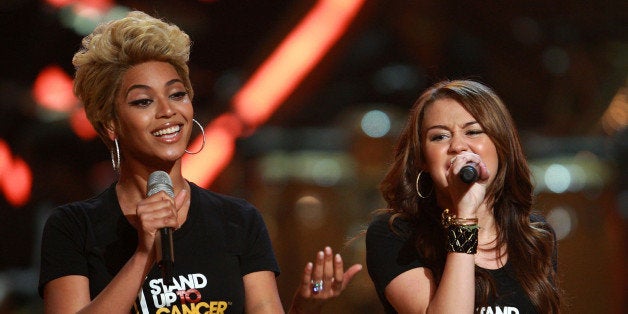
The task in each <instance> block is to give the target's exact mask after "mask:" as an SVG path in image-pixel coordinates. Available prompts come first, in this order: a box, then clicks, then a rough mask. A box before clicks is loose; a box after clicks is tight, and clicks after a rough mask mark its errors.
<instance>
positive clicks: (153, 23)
mask: <svg viewBox="0 0 628 314" xmlns="http://www.w3.org/2000/svg"><path fill="white" fill-rule="evenodd" d="M190 47H191V41H190V37H189V36H188V35H187V34H186V33H185V32H183V31H182V30H181V29H179V27H177V26H176V25H173V24H169V23H166V22H164V21H162V20H160V19H157V18H154V17H152V16H150V15H148V14H146V13H144V12H140V11H132V12H129V13H128V14H127V16H126V17H124V18H122V19H119V20H114V21H110V22H107V23H103V24H101V25H99V26H98V27H96V29H94V31H93V32H92V33H91V34H89V35H87V36H86V37H85V38H83V40H82V45H81V48H80V49H79V50H78V52H76V54H74V57H73V59H72V64H73V65H74V67H75V69H76V73H75V78H74V93H75V94H76V96H77V97H78V98H79V99H80V100H81V102H82V103H83V106H84V107H85V113H86V114H87V118H88V119H89V121H90V123H91V124H92V125H93V126H94V129H96V132H97V133H98V135H100V138H101V139H102V140H103V141H104V142H105V144H106V145H107V147H109V148H111V145H112V142H111V140H110V139H109V137H108V136H107V127H108V123H109V122H110V121H115V118H116V114H115V105H114V104H115V97H116V95H117V94H118V90H119V88H120V84H121V80H122V77H123V76H124V74H125V73H126V71H127V70H129V69H130V68H131V67H133V66H134V65H137V64H140V63H143V62H147V61H163V62H168V63H170V64H172V66H173V67H174V68H175V70H176V71H177V73H178V74H179V76H180V77H181V80H182V81H183V85H184V86H185V89H186V90H187V92H188V94H189V96H190V99H192V98H193V96H194V93H193V89H192V83H191V82H190V78H189V68H188V65H187V62H188V60H189V58H190Z"/></svg>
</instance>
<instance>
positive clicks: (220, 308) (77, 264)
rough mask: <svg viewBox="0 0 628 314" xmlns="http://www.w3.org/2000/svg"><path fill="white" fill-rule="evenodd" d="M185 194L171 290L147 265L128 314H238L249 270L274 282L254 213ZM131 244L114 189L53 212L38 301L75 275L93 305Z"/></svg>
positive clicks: (232, 201) (236, 203)
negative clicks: (47, 288)
mask: <svg viewBox="0 0 628 314" xmlns="http://www.w3.org/2000/svg"><path fill="white" fill-rule="evenodd" d="M190 187H191V203H190V209H189V212H188V217H187V220H186V221H185V223H184V224H183V225H182V226H181V228H180V229H177V230H176V231H174V233H173V243H174V270H173V277H172V278H173V285H172V286H168V287H165V286H164V285H163V279H162V278H161V272H160V270H159V268H158V267H157V266H156V265H155V266H153V268H152V269H151V271H150V272H149V274H148V275H147V277H146V279H145V281H144V284H143V288H142V290H141V291H140V292H139V293H138V298H137V300H136V302H135V304H134V306H133V308H132V309H130V312H132V313H157V312H162V313H205V312H210V313H242V312H244V286H243V282H242V277H243V276H244V275H246V274H249V273H252V272H256V271H272V272H274V273H275V275H279V267H278V265H277V261H276V259H275V256H274V253H273V250H272V247H271V243H270V238H269V236H268V231H267V229H266V226H265V224H264V221H263V219H262V217H261V215H260V213H259V211H258V210H257V209H256V208H255V207H253V206H252V205H251V204H249V203H248V202H246V201H244V200H241V199H238V198H234V197H229V196H225V195H220V194H217V193H213V192H210V191H207V190H204V189H202V188H200V187H198V186H196V185H194V184H193V183H190ZM137 241H138V239H137V231H136V230H135V229H134V228H133V227H132V226H131V225H130V224H129V222H128V220H127V219H126V218H125V217H124V216H123V215H122V210H121V208H120V205H119V203H118V199H117V196H116V192H115V185H112V186H110V187H109V188H108V189H107V190H105V191H104V192H103V193H101V194H100V195H98V196H96V197H94V198H92V199H89V200H86V201H81V202H75V203H71V204H67V205H64V206H61V207H59V208H57V209H56V210H55V211H54V212H53V214H52V215H51V216H50V217H49V219H48V221H47V222H46V226H45V227H44V232H43V238H42V254H41V266H40V267H41V269H40V278H39V293H40V295H42V293H43V287H44V285H46V283H48V282H49V281H51V280H54V279H56V278H60V277H63V276H68V275H81V276H85V277H87V278H89V286H90V295H91V298H92V299H93V298H95V297H96V296H97V295H98V294H99V293H100V292H101V291H102V290H103V289H104V288H105V287H106V286H107V285H108V284H109V282H110V281H111V280H112V279H113V277H114V276H115V275H116V274H117V273H118V272H119V271H120V269H121V268H122V267H123V266H124V264H125V263H126V262H127V261H128V259H129V258H130V257H131V255H132V254H133V253H134V251H135V249H136V247H137ZM67 297H68V298H72V296H67ZM160 310H161V311H160Z"/></svg>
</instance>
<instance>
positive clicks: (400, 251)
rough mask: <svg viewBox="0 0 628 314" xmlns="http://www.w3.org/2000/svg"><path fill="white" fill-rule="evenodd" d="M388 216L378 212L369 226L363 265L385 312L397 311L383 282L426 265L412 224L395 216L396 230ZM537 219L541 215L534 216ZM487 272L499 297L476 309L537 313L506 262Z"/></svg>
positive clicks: (486, 311)
mask: <svg viewBox="0 0 628 314" xmlns="http://www.w3.org/2000/svg"><path fill="white" fill-rule="evenodd" d="M389 218H390V214H385V215H380V216H378V217H377V218H376V219H374V220H373V221H372V222H371V224H370V225H369V227H368V230H367V233H366V265H367V269H368V273H369V275H370V277H371V280H372V281H373V284H374V285H375V290H376V291H377V295H378V297H379V299H380V301H381V303H382V305H383V306H384V309H385V311H386V313H397V312H396V311H395V309H394V308H393V306H392V305H391V304H390V303H389V302H388V299H386V296H385V294H384V290H385V289H386V286H388V284H389V283H390V282H391V281H392V280H393V279H395V278H396V277H397V276H399V275H401V274H402V273H404V272H406V271H408V270H411V269H414V268H418V267H427V265H426V263H425V260H424V259H423V258H422V257H421V256H420V254H419V253H418V251H417V250H416V248H415V240H416V234H415V233H414V231H413V226H412V224H411V223H410V222H409V221H408V220H407V219H404V218H402V217H398V218H396V219H395V220H394V223H393V228H394V229H395V231H396V233H395V232H393V231H391V229H390V228H389V226H388V221H389ZM538 219H542V218H538V217H535V218H534V219H533V220H538ZM487 272H488V274H489V275H490V276H492V277H493V278H494V279H495V283H496V286H497V287H496V289H497V293H498V295H499V298H498V299H497V300H491V303H490V306H488V307H478V308H476V313H482V314H485V313H519V314H524V313H536V310H535V309H534V306H533V304H532V302H531V301H530V299H529V298H528V296H527V295H526V294H525V292H524V290H523V288H522V287H521V284H520V283H519V282H518V281H517V280H516V279H515V276H514V274H513V272H512V269H511V267H510V264H509V263H508V262H506V265H504V267H502V268H499V269H487Z"/></svg>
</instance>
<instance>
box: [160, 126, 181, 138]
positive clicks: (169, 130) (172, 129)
mask: <svg viewBox="0 0 628 314" xmlns="http://www.w3.org/2000/svg"><path fill="white" fill-rule="evenodd" d="M179 131H181V126H180V125H174V126H171V127H168V128H165V129H161V130H157V131H155V132H153V135H154V136H157V137H162V136H172V135H175V134H177V133H179Z"/></svg>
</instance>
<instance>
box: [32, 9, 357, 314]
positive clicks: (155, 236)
mask: <svg viewBox="0 0 628 314" xmlns="http://www.w3.org/2000/svg"><path fill="white" fill-rule="evenodd" d="M190 45H191V42H190V38H189V37H188V35H187V34H186V33H184V32H183V31H182V30H181V29H179V28H178V27H177V26H175V25H172V24H168V23H166V22H164V21H162V20H160V19H157V18H153V17H151V16H149V15H147V14H145V13H142V12H131V13H129V14H128V16H126V17H125V18H122V19H120V20H115V21H112V22H108V23H105V24H102V25H100V26H98V27H97V28H96V29H95V30H94V32H93V33H92V34H90V35H88V36H87V37H85V38H84V39H83V42H82V47H81V48H80V50H79V51H78V52H77V53H76V54H75V55H74V59H73V64H74V66H75V67H76V78H75V83H74V91H75V93H76V95H77V96H78V98H79V99H80V100H81V101H82V103H83V105H84V107H85V110H86V113H87V116H88V118H89V120H90V122H91V123H92V125H93V126H94V128H95V129H96V131H97V132H98V134H99V135H100V137H101V139H102V140H103V141H104V142H105V144H106V145H107V147H108V148H109V149H110V151H111V159H112V163H113V167H114V169H115V170H116V171H117V172H118V180H117V181H116V182H114V183H113V184H112V185H111V186H110V187H109V188H107V189H106V190H105V191H103V192H102V193H101V194H99V195H97V196H95V197H93V198H91V199H89V200H85V201H79V202H74V203H70V204H66V205H63V206H60V207H59V208H57V209H56V210H55V211H54V213H53V214H52V215H51V216H50V217H49V219H48V221H47V223H46V226H45V228H44V233H43V239H42V254H41V272H40V281H39V292H40V294H41V295H42V297H43V298H44V307H45V311H46V312H47V313H77V312H81V313H124V312H126V313H128V312H134V313H242V312H247V313H282V312H283V307H282V304H281V301H280V300H279V294H278V289H277V285H276V281H275V276H277V275H278V274H279V267H278V265H277V261H276V259H275V256H274V252H273V250H272V246H271V243H270V239H269V236H268V232H267V229H266V226H265V224H264V221H263V220H262V217H261V214H260V213H259V211H258V210H257V209H256V208H255V207H253V205H251V204H249V203H248V202H246V201H245V200H242V199H238V198H235V197H230V196H226V195H221V194H218V193H214V192H211V191H208V190H206V189H203V188H200V187H199V186H197V185H195V184H194V183H193V182H189V181H187V180H186V179H185V178H184V177H183V175H182V173H181V158H182V156H183V155H184V154H185V153H195V152H190V151H188V150H187V145H188V142H189V140H190V136H191V133H192V128H193V127H195V126H198V127H201V125H200V124H199V123H198V122H196V120H194V118H193V116H194V110H193V107H192V99H193V89H192V85H191V83H190V79H189V70H188V66H187V62H188V58H189V55H190ZM201 128H202V127H201ZM155 174H157V179H156V181H154V182H153V180H152V179H151V178H153V175H155ZM149 183H150V184H151V186H150V187H152V184H153V183H155V184H156V185H159V187H158V188H157V189H152V188H151V189H149V186H148V185H149ZM173 230H174V231H173ZM163 232H165V234H166V235H168V233H169V232H171V235H172V237H171V238H169V237H165V238H163V237H162V236H161V234H162V233H163ZM169 239H172V240H171V241H172V243H173V246H174V255H175V256H176V259H175V260H174V261H173V260H172V259H168V258H164V256H165V257H168V256H167V255H169V254H170V253H172V252H168V251H167V250H166V251H161V250H157V249H156V247H161V248H162V249H163V248H164V247H167V242H166V244H164V241H169ZM160 244H161V245H160ZM164 252H165V255H164ZM170 257H172V256H170ZM162 261H165V262H164V263H161V262H162ZM360 268H361V266H360V265H354V266H353V267H351V268H349V269H348V270H347V272H346V273H345V272H343V269H344V268H343V263H342V259H341V257H340V255H335V256H334V255H333V254H332V250H331V249H330V248H328V247H327V248H325V249H324V250H322V251H320V252H318V254H317V256H316V260H315V262H314V263H308V264H307V265H306V267H305V269H304V272H303V277H302V283H301V285H300V286H299V289H298V290H297V292H296V293H295V297H294V299H293V303H292V306H291V307H290V311H291V312H295V313H296V312H300V313H308V312H313V313H316V312H320V310H321V307H322V305H323V303H324V302H323V301H324V300H326V299H328V298H331V297H335V296H338V295H339V294H340V293H341V291H342V290H343V289H344V288H345V287H346V285H347V284H348V282H349V281H350V280H351V278H352V277H353V275H355V274H356V273H357V272H358V271H359V270H360Z"/></svg>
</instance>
